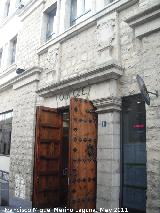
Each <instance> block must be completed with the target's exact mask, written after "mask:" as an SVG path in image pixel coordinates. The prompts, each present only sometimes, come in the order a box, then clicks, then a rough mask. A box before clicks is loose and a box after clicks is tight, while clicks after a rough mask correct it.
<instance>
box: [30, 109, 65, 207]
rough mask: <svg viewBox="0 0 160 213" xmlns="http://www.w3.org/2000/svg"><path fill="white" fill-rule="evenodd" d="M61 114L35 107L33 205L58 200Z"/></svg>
mask: <svg viewBox="0 0 160 213" xmlns="http://www.w3.org/2000/svg"><path fill="white" fill-rule="evenodd" d="M61 141H62V116H61V115H60V114H59V113H58V112H57V111H56V110H55V109H51V108H47V107H38V108H37V115H36V143H35V162H34V187H33V189H34V190H33V207H37V208H53V207H56V206H59V204H60V199H59V198H60V157H61V156H60V152H61Z"/></svg>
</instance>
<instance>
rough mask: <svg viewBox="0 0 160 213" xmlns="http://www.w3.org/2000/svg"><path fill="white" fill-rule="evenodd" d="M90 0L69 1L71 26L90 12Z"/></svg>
mask: <svg viewBox="0 0 160 213" xmlns="http://www.w3.org/2000/svg"><path fill="white" fill-rule="evenodd" d="M91 3H92V0H71V25H74V24H76V23H77V22H78V21H80V19H81V17H83V16H85V15H86V14H87V13H89V12H90V11H91Z"/></svg>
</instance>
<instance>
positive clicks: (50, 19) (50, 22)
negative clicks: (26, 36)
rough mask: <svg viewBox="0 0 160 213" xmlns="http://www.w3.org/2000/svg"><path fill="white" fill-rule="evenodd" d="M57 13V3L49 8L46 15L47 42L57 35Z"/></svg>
mask: <svg viewBox="0 0 160 213" xmlns="http://www.w3.org/2000/svg"><path fill="white" fill-rule="evenodd" d="M56 13H57V3H56V4H54V5H53V6H51V7H50V8H48V9H47V10H46V12H45V15H46V40H49V39H51V38H52V37H53V36H54V35H55V34H56Z"/></svg>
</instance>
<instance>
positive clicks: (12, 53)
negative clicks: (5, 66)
mask: <svg viewBox="0 0 160 213" xmlns="http://www.w3.org/2000/svg"><path fill="white" fill-rule="evenodd" d="M16 47H17V36H16V37H14V38H13V39H12V40H11V42H10V56H11V57H10V64H13V63H15V59H16Z"/></svg>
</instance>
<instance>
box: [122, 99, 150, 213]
mask: <svg viewBox="0 0 160 213" xmlns="http://www.w3.org/2000/svg"><path fill="white" fill-rule="evenodd" d="M121 188H122V203H121V204H122V207H126V208H128V210H129V213H132V212H134V213H135V212H136V213H142V212H143V213H145V212H146V188H147V174H146V110H145V103H144V101H143V100H142V97H141V95H133V96H128V97H124V98H123V99H122V187H121Z"/></svg>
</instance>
